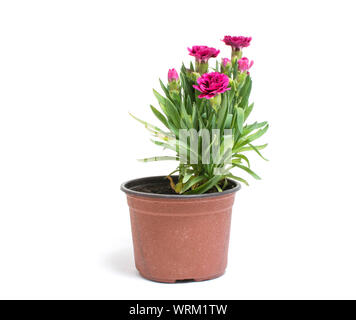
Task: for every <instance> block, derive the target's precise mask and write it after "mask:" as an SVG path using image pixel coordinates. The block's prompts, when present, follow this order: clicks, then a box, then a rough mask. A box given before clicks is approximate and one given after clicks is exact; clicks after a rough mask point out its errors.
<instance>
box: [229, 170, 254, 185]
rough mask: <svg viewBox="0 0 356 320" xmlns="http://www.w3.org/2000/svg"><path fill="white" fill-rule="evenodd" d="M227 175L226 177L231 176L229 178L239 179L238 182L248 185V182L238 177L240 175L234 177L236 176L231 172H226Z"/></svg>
mask: <svg viewBox="0 0 356 320" xmlns="http://www.w3.org/2000/svg"><path fill="white" fill-rule="evenodd" d="M227 177H228V178H231V179H234V180H237V181H240V182H242V183H244V184H245V185H246V186H248V185H249V184H248V182H247V181H246V180H245V179H242V178H240V177H236V176H234V175H233V174H231V173H230V174H228V175H227Z"/></svg>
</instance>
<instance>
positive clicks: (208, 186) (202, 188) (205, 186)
mask: <svg viewBox="0 0 356 320" xmlns="http://www.w3.org/2000/svg"><path fill="white" fill-rule="evenodd" d="M222 179H224V177H223V176H214V177H212V178H211V179H210V180H208V181H207V182H205V183H204V184H202V185H201V186H199V187H198V188H196V189H194V190H191V191H188V192H187V193H186V194H201V193H205V192H206V191H208V190H210V189H211V188H213V187H214V186H215V185H216V184H217V183H219V181H220V180H222Z"/></svg>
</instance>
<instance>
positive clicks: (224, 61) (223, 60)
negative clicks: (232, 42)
mask: <svg viewBox="0 0 356 320" xmlns="http://www.w3.org/2000/svg"><path fill="white" fill-rule="evenodd" d="M221 63H222V65H223V67H224V68H225V67H226V65H227V64H228V63H231V60H230V59H228V58H223V59H221Z"/></svg>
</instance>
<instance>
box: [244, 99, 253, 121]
mask: <svg viewBox="0 0 356 320" xmlns="http://www.w3.org/2000/svg"><path fill="white" fill-rule="evenodd" d="M253 106H254V104H253V103H251V104H250V105H249V106H248V107H247V108H246V109H245V121H246V120H247V118H248V116H249V115H250V113H251V111H252V109H253Z"/></svg>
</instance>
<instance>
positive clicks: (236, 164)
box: [233, 163, 261, 180]
mask: <svg viewBox="0 0 356 320" xmlns="http://www.w3.org/2000/svg"><path fill="white" fill-rule="evenodd" d="M233 166H234V167H239V168H240V169H242V170H244V171H246V172H247V173H249V174H250V175H251V176H252V177H254V178H255V179H257V180H261V177H260V176H258V175H257V174H256V173H254V172H253V171H252V170H251V169H250V168H247V167H245V166H243V165H242V164H238V163H233Z"/></svg>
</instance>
